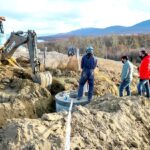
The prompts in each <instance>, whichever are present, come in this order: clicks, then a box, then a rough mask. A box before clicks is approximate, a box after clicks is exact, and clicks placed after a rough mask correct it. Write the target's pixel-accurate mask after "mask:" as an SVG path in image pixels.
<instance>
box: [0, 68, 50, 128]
mask: <svg viewBox="0 0 150 150" xmlns="http://www.w3.org/2000/svg"><path fill="white" fill-rule="evenodd" d="M0 71H1V73H0V114H1V115H0V127H1V126H2V125H4V124H5V122H6V120H7V119H11V118H25V117H27V118H38V117H40V116H41V115H42V114H43V113H45V112H50V111H52V108H51V104H52V97H51V93H50V92H49V91H48V90H47V89H46V88H41V87H40V85H39V84H36V83H33V82H32V80H31V75H30V74H29V73H25V72H24V71H23V70H21V69H18V68H13V67H9V66H0ZM25 78H26V79H25Z"/></svg>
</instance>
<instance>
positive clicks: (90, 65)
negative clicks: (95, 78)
mask: <svg viewBox="0 0 150 150" xmlns="http://www.w3.org/2000/svg"><path fill="white" fill-rule="evenodd" d="M96 66H97V59H96V58H95V57H94V56H93V55H91V56H90V57H89V56H88V55H87V54H86V55H84V56H83V57H82V61H81V68H82V70H83V71H84V70H94V69H95V67H96Z"/></svg>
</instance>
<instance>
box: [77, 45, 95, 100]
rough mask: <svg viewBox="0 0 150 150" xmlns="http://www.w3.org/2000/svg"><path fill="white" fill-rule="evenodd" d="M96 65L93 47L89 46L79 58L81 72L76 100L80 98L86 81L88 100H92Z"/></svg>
mask: <svg viewBox="0 0 150 150" xmlns="http://www.w3.org/2000/svg"><path fill="white" fill-rule="evenodd" d="M96 66H97V59H96V58H95V57H94V54H93V47H92V46H89V47H87V49H86V54H85V55H84V56H83V57H82V60H81V69H82V74H81V78H80V81H79V89H78V97H77V100H80V99H81V98H82V96H83V87H84V85H85V83H86V82H88V85H89V89H88V101H89V102H90V101H91V100H92V95H93V89H94V69H95V68H96Z"/></svg>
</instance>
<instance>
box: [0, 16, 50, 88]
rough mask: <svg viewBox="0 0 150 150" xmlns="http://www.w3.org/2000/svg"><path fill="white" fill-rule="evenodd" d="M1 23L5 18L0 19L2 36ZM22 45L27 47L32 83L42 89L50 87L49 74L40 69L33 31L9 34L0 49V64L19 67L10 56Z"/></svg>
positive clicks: (1, 27)
mask: <svg viewBox="0 0 150 150" xmlns="http://www.w3.org/2000/svg"><path fill="white" fill-rule="evenodd" d="M3 21H5V17H0V34H4V30H3V23H2V22H3ZM23 44H27V47H28V51H29V58H30V63H31V67H32V79H33V81H34V82H36V83H39V84H40V85H41V86H42V87H48V86H50V85H51V83H52V76H51V74H50V72H48V71H45V72H42V71H41V69H40V65H41V62H40V60H39V58H38V51H37V35H36V33H35V31H33V30H28V31H27V32H23V31H18V32H11V34H10V37H9V38H8V39H7V41H6V42H5V43H4V45H3V46H2V47H0V61H1V63H2V64H4V65H6V64H11V65H12V66H15V67H16V66H17V67H19V65H18V63H17V62H16V60H15V59H14V58H13V57H12V55H13V54H14V53H15V51H16V49H17V48H18V47H19V46H21V45H23Z"/></svg>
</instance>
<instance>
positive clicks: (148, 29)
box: [39, 20, 150, 40]
mask: <svg viewBox="0 0 150 150" xmlns="http://www.w3.org/2000/svg"><path fill="white" fill-rule="evenodd" d="M147 33H150V20H146V21H143V22H140V23H138V24H135V25H133V26H129V27H124V26H110V27H107V28H82V29H78V30H74V31H70V32H67V33H60V34H56V35H49V36H41V37H39V39H42V40H50V39H62V38H68V37H72V36H83V37H86V36H105V35H112V34H147Z"/></svg>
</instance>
